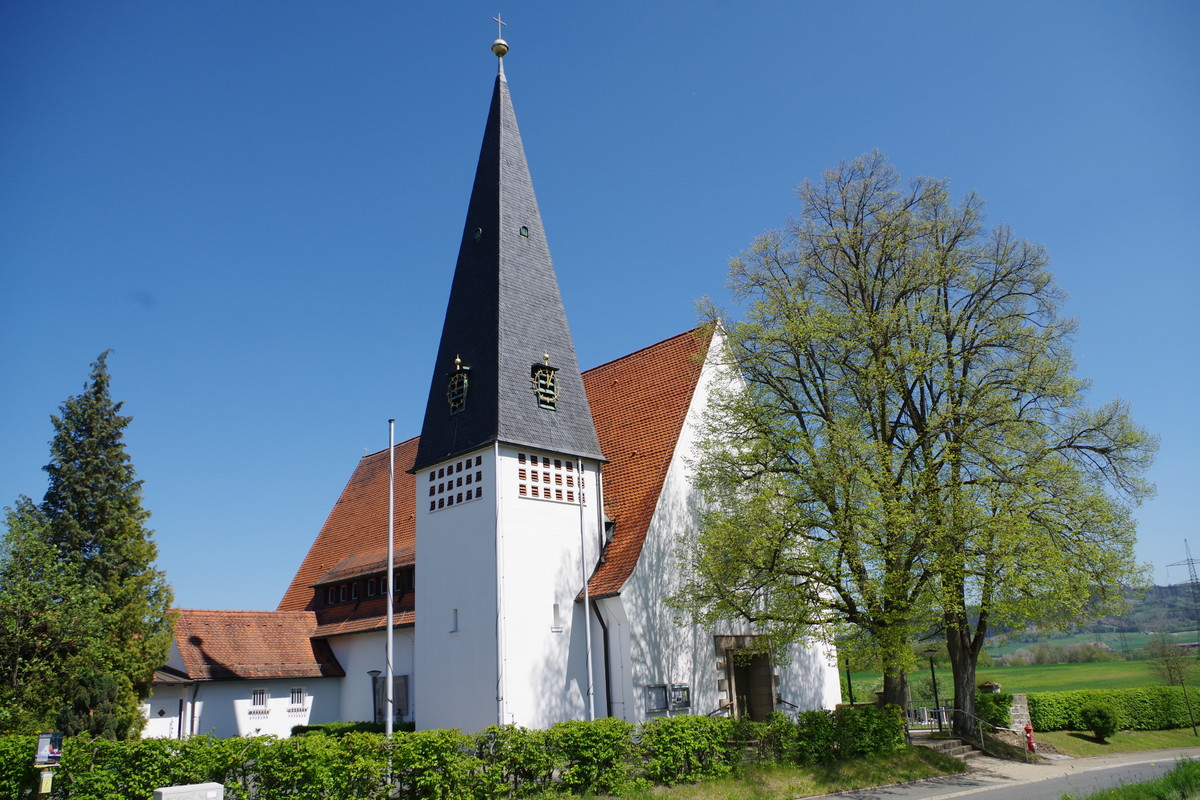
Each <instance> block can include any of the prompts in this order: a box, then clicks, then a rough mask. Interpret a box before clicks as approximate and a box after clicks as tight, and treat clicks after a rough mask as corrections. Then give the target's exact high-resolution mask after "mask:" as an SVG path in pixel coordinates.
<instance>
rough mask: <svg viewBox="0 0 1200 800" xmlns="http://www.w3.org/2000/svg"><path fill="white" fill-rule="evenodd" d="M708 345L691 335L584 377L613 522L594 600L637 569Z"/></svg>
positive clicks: (697, 333)
mask: <svg viewBox="0 0 1200 800" xmlns="http://www.w3.org/2000/svg"><path fill="white" fill-rule="evenodd" d="M709 339H710V337H709V336H708V335H706V334H705V333H704V331H703V330H702V329H697V330H694V331H688V332H687V333H681V334H679V335H678V336H674V337H672V338H670V339H667V340H666V341H663V342H659V343H658V344H655V345H651V346H650V347H647V348H645V349H644V350H639V351H637V352H636V353H631V354H629V355H627V356H625V357H624V358H620V359H617V360H616V361H611V362H609V363H607V364H604V365H602V366H599V367H596V368H595V369H591V370H588V371H587V372H585V373H584V374H583V385H584V388H585V389H586V390H587V395H588V402H589V403H590V404H591V406H592V417H593V419H594V420H595V422H596V433H597V434H598V435H599V437H600V448H601V450H602V451H603V452H604V457H605V458H607V459H608V463H607V464H605V465H604V468H603V478H604V510H605V512H606V513H607V514H608V516H610V517H611V518H612V519H613V521H614V522H615V523H616V527H615V528H614V529H613V538H612V541H611V542H609V545H608V547H607V549H606V550H605V554H604V560H603V562H602V563H601V564H600V566H599V567H597V569H596V571H595V573H594V574H593V575H592V578H591V580H590V581H589V582H588V591H589V593H590V594H591V595H592V596H593V597H607V596H611V595H615V594H617V593H618V592H620V591H621V587H622V586H623V585H624V584H625V581H626V580H628V578H629V576H630V575H631V574H632V573H633V568H634V567H635V566H637V560H638V557H639V556H640V555H641V552H642V545H643V544H644V543H645V541H646V531H647V529H649V527H650V518H651V517H652V516H653V515H654V508H655V506H656V505H657V504H658V496H659V494H660V493H661V492H662V487H663V481H664V480H665V479H666V477H667V467H668V466H670V463H671V457H672V455H673V454H674V452H675V444H676V442H678V441H679V434H680V432H681V431H682V430H683V421H684V418H685V417H686V416H687V410H688V408H689V406H690V405H691V402H692V396H693V394H694V393H695V389H696V382H697V379H698V378H699V376H700V368H701V366H702V364H701V359H702V357H703V354H704V351H705V348H707V346H708V342H709Z"/></svg>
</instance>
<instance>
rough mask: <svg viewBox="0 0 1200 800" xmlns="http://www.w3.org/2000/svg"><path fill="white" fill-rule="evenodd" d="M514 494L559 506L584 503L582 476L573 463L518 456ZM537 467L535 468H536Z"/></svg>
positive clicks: (543, 457)
mask: <svg viewBox="0 0 1200 800" xmlns="http://www.w3.org/2000/svg"><path fill="white" fill-rule="evenodd" d="M517 464H518V465H519V466H518V467H517V494H518V495H519V496H521V497H533V498H537V499H538V500H554V501H556V502H559V503H586V502H587V497H586V495H585V494H584V491H583V489H584V485H585V482H584V477H583V474H582V473H579V474H576V473H577V470H576V469H575V462H574V461H564V460H563V459H561V458H550V457H549V456H537V455H534V454H533V453H517ZM535 467H536V469H535Z"/></svg>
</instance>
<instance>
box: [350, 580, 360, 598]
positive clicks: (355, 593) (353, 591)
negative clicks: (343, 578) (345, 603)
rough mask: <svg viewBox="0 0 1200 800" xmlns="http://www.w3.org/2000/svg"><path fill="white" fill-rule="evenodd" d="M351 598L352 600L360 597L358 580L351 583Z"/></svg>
mask: <svg viewBox="0 0 1200 800" xmlns="http://www.w3.org/2000/svg"><path fill="white" fill-rule="evenodd" d="M350 599H351V600H357V599H358V581H355V582H354V583H352V584H350Z"/></svg>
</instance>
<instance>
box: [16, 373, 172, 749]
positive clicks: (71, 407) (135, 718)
mask: <svg viewBox="0 0 1200 800" xmlns="http://www.w3.org/2000/svg"><path fill="white" fill-rule="evenodd" d="M107 356H108V353H107V352H105V353H102V354H101V355H100V357H99V358H98V359H97V360H96V362H95V363H94V364H92V372H91V377H90V380H89V382H88V383H87V384H86V385H85V386H84V391H83V393H82V394H79V395H76V396H74V397H70V398H68V399H67V400H66V402H64V403H63V404H62V406H61V407H60V409H59V415H57V416H52V417H51V421H52V422H53V424H54V438H53V439H52V440H51V442H50V463H49V464H47V465H46V467H45V470H46V472H47V473H48V474H49V476H50V480H49V486H48V488H47V491H46V496H45V499H44V500H43V502H42V505H41V507H40V509H39V511H40V513H39V514H38V515H37V517H38V518H37V522H38V526H37V528H38V530H39V531H40V536H41V537H42V539H43V541H44V542H45V544H46V545H47V546H48V547H49V548H51V551H52V552H54V553H55V554H56V555H57V558H58V561H59V564H60V567H61V570H60V572H61V573H62V575H61V576H58V577H56V580H58V581H59V582H60V583H65V584H66V585H70V586H73V587H75V589H74V591H75V592H77V593H83V594H85V595H87V596H89V597H90V598H92V600H93V601H94V603H95V609H96V611H97V613H98V616H99V618H100V619H101V620H102V621H103V630H102V632H101V633H100V634H99V636H97V637H96V638H95V639H92V640H90V641H89V642H88V646H87V647H86V648H85V653H82V654H74V655H72V656H71V658H69V659H65V660H62V661H61V662H60V665H59V666H60V669H61V670H62V674H60V675H58V676H57V682H56V684H55V685H53V686H47V687H45V690H46V691H48V692H51V693H52V696H54V697H56V698H57V702H56V705H57V707H58V709H59V710H60V712H61V713H60V716H59V718H58V722H59V725H60V726H65V727H63V728H62V730H63V732H64V733H68V734H70V733H81V732H88V733H93V734H97V735H106V736H117V737H118V738H120V737H125V736H135V735H137V733H138V732H139V731H140V730H141V727H142V723H143V720H142V717H141V714H140V713H139V710H138V705H139V702H140V699H141V698H143V697H146V696H148V695H149V691H150V683H151V679H152V678H153V676H154V670H155V669H156V668H158V667H159V666H161V665H162V664H163V663H165V662H166V658H167V651H168V649H169V648H170V643H171V633H172V622H173V619H172V615H171V613H170V605H171V599H172V595H171V589H170V586H169V585H168V584H167V581H166V579H165V576H164V575H163V573H162V572H161V571H159V570H158V569H156V568H155V566H154V564H155V559H156V557H157V555H158V549H157V547H156V546H155V544H154V541H153V538H152V531H151V530H150V529H149V528H148V527H147V526H146V522H147V520H148V519H149V517H150V512H148V511H147V510H146V509H145V508H143V506H142V482H141V481H140V480H138V479H137V477H136V473H135V471H134V468H133V462H132V460H131V459H130V457H129V454H128V453H127V452H126V451H125V442H124V431H125V427H126V426H127V425H128V424H129V422H130V421H131V417H127V416H122V415H121V413H120V412H121V406H122V404H121V403H115V402H113V400H112V397H111V395H110V393H109V374H108V369H107V365H106V363H105V362H106V359H107ZM25 516H26V517H28V516H30V515H29V514H26V515H25ZM24 527H25V528H28V527H29V526H28V525H26V526H24ZM12 530H13V528H12V525H11V523H10V536H9V538H12V536H11V534H12ZM4 588H5V589H8V588H10V587H4ZM97 686H101V687H103V689H104V691H103V692H102V694H103V695H104V703H102V704H99V705H96V704H91V705H89V703H88V701H87V698H88V697H92V696H97V691H96V687H97ZM93 705H95V707H92V706H93Z"/></svg>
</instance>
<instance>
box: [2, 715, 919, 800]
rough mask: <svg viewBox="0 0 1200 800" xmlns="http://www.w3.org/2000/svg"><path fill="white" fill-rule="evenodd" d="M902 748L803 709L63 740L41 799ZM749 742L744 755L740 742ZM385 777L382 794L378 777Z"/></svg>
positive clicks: (417, 792) (479, 788) (138, 798)
mask: <svg viewBox="0 0 1200 800" xmlns="http://www.w3.org/2000/svg"><path fill="white" fill-rule="evenodd" d="M903 743H904V722H903V717H902V715H901V714H900V712H899V709H897V708H895V707H887V708H881V707H876V706H859V707H854V708H840V709H838V710H837V711H836V712H833V713H830V712H828V711H809V712H804V713H802V714H800V715H798V716H797V717H796V718H795V719H793V718H790V717H786V716H784V715H782V714H775V715H772V717H771V718H770V719H769V720H768V721H767V722H762V723H754V722H747V721H736V722H735V721H734V720H730V719H727V718H720V717H718V718H711V717H694V716H677V717H670V718H660V719H654V720H651V721H650V722H647V723H646V724H645V725H642V726H641V727H640V728H635V727H634V726H633V725H631V724H629V723H627V722H623V721H621V720H617V719H602V720H597V721H595V722H580V721H573V722H560V723H557V724H555V725H553V726H552V727H551V728H550V729H549V730H528V729H525V728H518V727H514V726H507V725H506V726H493V727H490V728H488V729H486V730H484V731H482V732H481V733H478V734H475V735H466V734H462V733H459V732H458V731H454V730H433V731H420V732H416V733H399V734H396V735H395V736H393V737H392V741H391V743H390V744H389V743H388V742H387V740H386V739H385V738H384V737H383V736H382V735H380V734H377V733H369V732H360V731H354V730H349V731H342V730H337V731H336V732H335V733H322V732H309V733H308V734H307V735H303V736H293V737H292V738H290V739H276V738H273V737H269V736H263V737H256V738H229V739H218V738H215V737H212V736H194V737H192V738H190V739H187V740H185V741H179V740H175V739H140V740H133V741H127V742H114V741H110V740H106V739H87V738H83V737H74V738H71V739H67V740H66V741H65V742H64V743H63V754H62V761H61V762H60V764H59V766H58V767H57V768H56V769H55V773H54V798H55V800H149V799H150V798H151V796H152V795H153V792H154V790H155V789H156V788H159V787H161V786H177V785H185V784H193V783H207V782H210V781H211V782H215V783H220V784H221V785H223V786H224V787H225V797H226V798H227V799H228V800H285V798H286V799H287V800H295V798H297V797H337V798H345V799H346V800H383V799H384V798H389V797H396V798H401V799H402V800H417V799H418V798H421V800H424V799H425V798H437V799H438V800H459V798H461V799H462V800H467V799H468V798H470V799H471V800H474V799H475V798H483V799H484V800H487V799H490V798H496V799H497V800H499V798H520V797H530V796H534V795H541V794H545V793H548V792H552V791H556V790H557V791H564V792H572V793H575V794H586V793H594V794H618V793H620V792H623V791H626V790H629V789H636V788H641V787H646V786H648V785H650V784H652V783H658V784H667V785H670V784H676V783H683V782H690V781H698V780H702V779H705V778H714V777H720V776H723V775H729V774H731V773H734V772H736V771H737V770H738V769H739V768H740V766H741V763H742V760H743V756H744V754H745V753H746V752H747V751H748V750H753V749H755V748H757V750H758V751H759V752H760V753H763V754H764V755H765V756H768V757H770V758H773V759H777V760H780V761H787V762H794V763H815V762H827V761H830V760H838V759H847V758H855V757H859V756H864V755H870V754H873V753H876V752H880V751H886V750H891V749H894V748H897V747H900V746H903ZM752 745H753V747H752ZM35 750H36V738H35V737H29V736H0V797H4V798H10V797H11V798H15V799H20V798H24V797H26V796H32V794H31V793H32V791H33V789H34V781H35V774H34V771H33V770H32V765H33V757H34V753H35ZM389 764H390V769H391V775H392V779H393V786H392V787H389V786H388V784H387V782H386V776H387V771H388V769H389Z"/></svg>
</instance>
